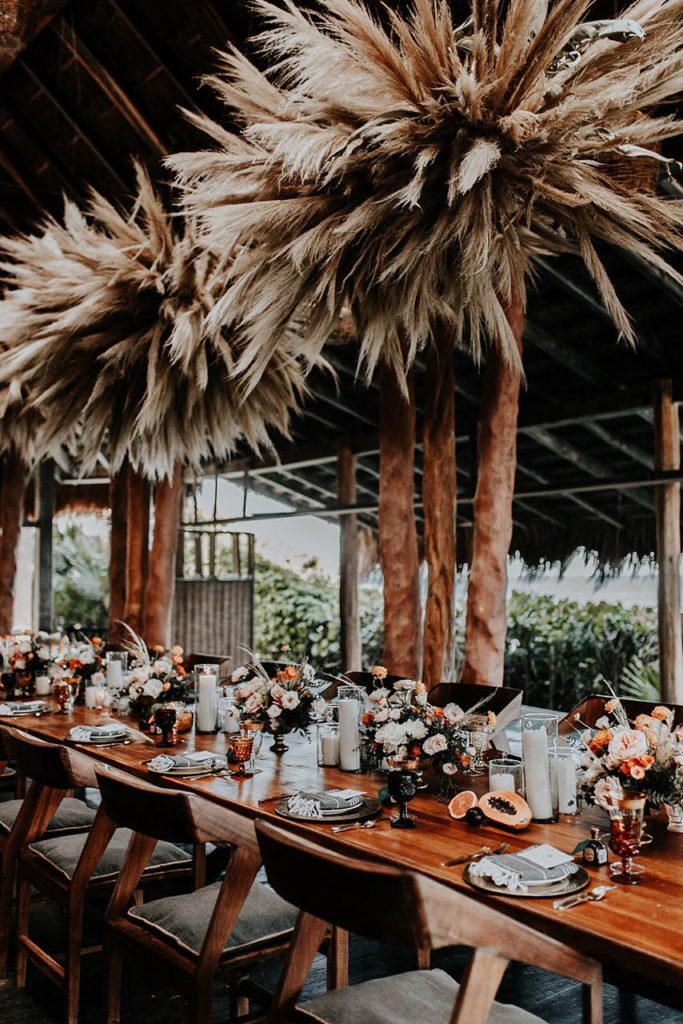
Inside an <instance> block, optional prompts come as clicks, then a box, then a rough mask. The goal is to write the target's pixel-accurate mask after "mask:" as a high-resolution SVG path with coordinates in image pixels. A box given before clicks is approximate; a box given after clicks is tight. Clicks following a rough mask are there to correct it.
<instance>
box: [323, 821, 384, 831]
mask: <svg viewBox="0 0 683 1024" xmlns="http://www.w3.org/2000/svg"><path fill="white" fill-rule="evenodd" d="M387 820H388V819H387V818H370V820H369V821H354V822H351V824H349V825H335V826H334V827H333V828H332V831H333V832H349V831H350V830H351V829H353V828H375V826H376V825H381V824H382V822H383V821H387Z"/></svg>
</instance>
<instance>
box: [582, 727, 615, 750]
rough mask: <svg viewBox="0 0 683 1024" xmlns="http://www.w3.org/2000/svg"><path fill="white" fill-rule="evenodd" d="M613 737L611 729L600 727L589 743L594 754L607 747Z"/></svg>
mask: <svg viewBox="0 0 683 1024" xmlns="http://www.w3.org/2000/svg"><path fill="white" fill-rule="evenodd" d="M611 739H612V733H611V732H610V730H609V729H598V731H597V732H596V734H595V736H594V737H593V739H592V740H591V741H590V743H589V744H588V747H589V749H590V750H592V751H593V753H594V754H599V753H600V751H601V750H602V748H603V747H606V746H607V744H608V743H609V741H610V740H611Z"/></svg>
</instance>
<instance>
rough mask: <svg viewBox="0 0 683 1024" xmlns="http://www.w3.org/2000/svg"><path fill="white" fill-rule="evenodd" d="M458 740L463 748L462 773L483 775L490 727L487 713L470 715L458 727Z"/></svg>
mask: <svg viewBox="0 0 683 1024" xmlns="http://www.w3.org/2000/svg"><path fill="white" fill-rule="evenodd" d="M459 733H460V742H461V745H462V748H463V751H462V755H461V761H462V774H463V775H484V773H485V772H486V761H485V759H484V755H485V754H486V751H487V750H488V748H489V741H490V739H491V727H490V725H489V721H488V716H487V715H470V717H469V718H467V719H466V721H464V722H463V723H462V725H461V726H460V729H459Z"/></svg>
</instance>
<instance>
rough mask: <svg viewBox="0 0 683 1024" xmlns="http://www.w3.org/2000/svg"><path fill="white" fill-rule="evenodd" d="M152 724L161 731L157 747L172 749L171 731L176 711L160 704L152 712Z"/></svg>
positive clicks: (172, 738)
mask: <svg viewBox="0 0 683 1024" xmlns="http://www.w3.org/2000/svg"><path fill="white" fill-rule="evenodd" d="M154 722H155V724H156V726H157V727H158V728H159V729H161V743H159V746H160V747H174V746H175V738H174V736H173V729H174V726H175V722H176V709H175V708H171V707H168V705H163V704H162V705H161V707H159V708H157V709H156V711H155V712H154Z"/></svg>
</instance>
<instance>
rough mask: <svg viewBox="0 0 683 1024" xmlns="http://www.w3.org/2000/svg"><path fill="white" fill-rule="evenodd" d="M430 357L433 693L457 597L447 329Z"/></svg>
mask: <svg viewBox="0 0 683 1024" xmlns="http://www.w3.org/2000/svg"><path fill="white" fill-rule="evenodd" d="M440 326H441V332H440V333H439V334H438V335H437V336H436V338H435V343H434V347H433V348H432V349H430V351H429V354H428V357H427V377H426V391H427V399H426V402H427V404H426V409H425V421H424V429H423V433H422V445H423V448H422V453H423V475H422V505H423V509H424V517H425V526H424V532H425V559H426V562H427V570H428V579H429V586H428V590H427V603H426V607H425V621H424V635H423V645H422V651H423V655H422V679H423V682H424V683H425V685H426V687H427V689H428V690H430V689H432V687H434V686H436V685H437V683H440V682H444V681H445V675H444V673H445V672H447V670H448V669H449V667H450V661H451V656H452V650H451V647H452V637H453V596H454V592H455V571H456V567H455V514H456V475H455V370H454V363H453V344H452V340H451V339H450V338H449V337H448V336H447V335H446V334H445V331H444V325H440Z"/></svg>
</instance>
